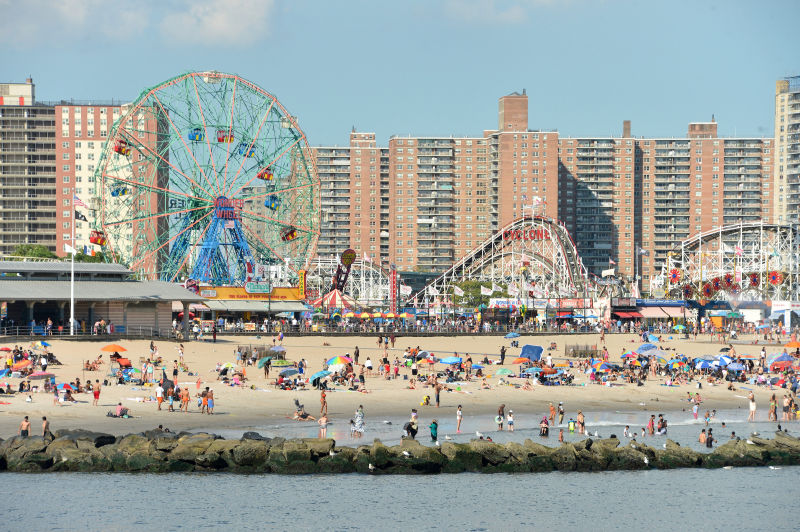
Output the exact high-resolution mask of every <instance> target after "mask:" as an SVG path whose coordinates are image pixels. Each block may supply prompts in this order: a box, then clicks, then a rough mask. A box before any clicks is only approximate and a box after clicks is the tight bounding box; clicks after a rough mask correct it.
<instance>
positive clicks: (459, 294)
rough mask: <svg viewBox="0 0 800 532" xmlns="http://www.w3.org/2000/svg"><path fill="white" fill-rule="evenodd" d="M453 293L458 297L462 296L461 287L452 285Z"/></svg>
mask: <svg viewBox="0 0 800 532" xmlns="http://www.w3.org/2000/svg"><path fill="white" fill-rule="evenodd" d="M453 295H456V296H458V297H463V296H464V291H463V290H462V289H460V288H459V287H457V286H454V287H453Z"/></svg>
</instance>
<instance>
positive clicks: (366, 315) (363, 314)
mask: <svg viewBox="0 0 800 532" xmlns="http://www.w3.org/2000/svg"><path fill="white" fill-rule="evenodd" d="M358 317H359V318H361V319H362V320H366V319H369V312H362V313H361V314H359V315H358Z"/></svg>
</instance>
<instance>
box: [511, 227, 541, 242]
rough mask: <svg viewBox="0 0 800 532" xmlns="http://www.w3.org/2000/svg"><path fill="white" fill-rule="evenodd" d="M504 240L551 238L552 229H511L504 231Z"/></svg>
mask: <svg viewBox="0 0 800 532" xmlns="http://www.w3.org/2000/svg"><path fill="white" fill-rule="evenodd" d="M503 240H550V231H548V230H547V229H543V228H538V229H509V230H507V231H503Z"/></svg>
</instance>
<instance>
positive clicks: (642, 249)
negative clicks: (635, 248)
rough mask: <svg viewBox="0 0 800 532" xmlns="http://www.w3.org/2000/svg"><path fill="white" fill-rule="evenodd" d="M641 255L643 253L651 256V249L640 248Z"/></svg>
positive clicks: (645, 255)
mask: <svg viewBox="0 0 800 532" xmlns="http://www.w3.org/2000/svg"><path fill="white" fill-rule="evenodd" d="M639 255H642V256H644V257H649V256H650V251H649V250H646V249H644V248H639Z"/></svg>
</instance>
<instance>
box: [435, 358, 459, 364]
mask: <svg viewBox="0 0 800 532" xmlns="http://www.w3.org/2000/svg"><path fill="white" fill-rule="evenodd" d="M439 362H441V363H442V364H447V365H450V364H461V357H446V358H443V359H441V360H439Z"/></svg>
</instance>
